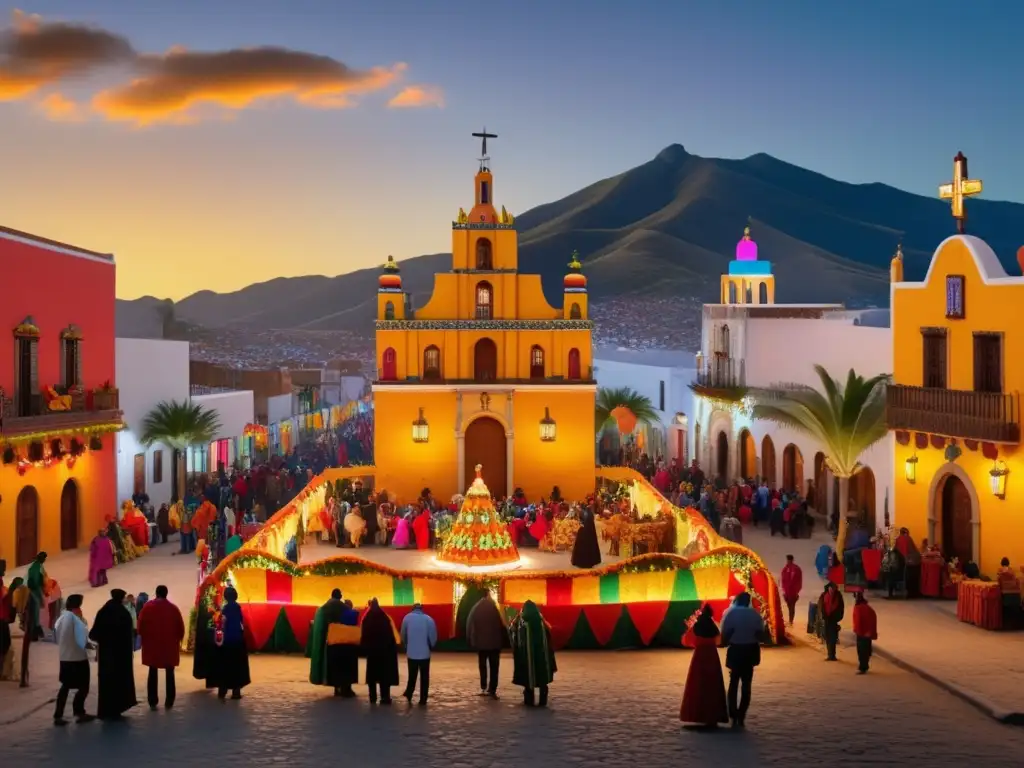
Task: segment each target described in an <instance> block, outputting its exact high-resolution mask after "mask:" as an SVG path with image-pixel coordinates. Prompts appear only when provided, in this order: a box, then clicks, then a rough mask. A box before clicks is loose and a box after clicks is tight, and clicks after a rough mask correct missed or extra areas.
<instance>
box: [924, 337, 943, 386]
mask: <svg viewBox="0 0 1024 768" xmlns="http://www.w3.org/2000/svg"><path fill="white" fill-rule="evenodd" d="M921 336H922V340H923V342H924V348H923V355H922V361H921V364H922V376H921V380H922V382H923V384H924V386H926V387H932V388H936V389H945V388H946V368H947V360H946V329H945V328H922V329H921Z"/></svg>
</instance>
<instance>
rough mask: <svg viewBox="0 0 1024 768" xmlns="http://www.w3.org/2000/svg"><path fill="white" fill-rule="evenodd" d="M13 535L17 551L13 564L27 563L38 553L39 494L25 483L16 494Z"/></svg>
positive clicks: (16, 565)
mask: <svg viewBox="0 0 1024 768" xmlns="http://www.w3.org/2000/svg"><path fill="white" fill-rule="evenodd" d="M15 514H16V515H17V519H16V521H15V531H16V533H15V536H16V537H17V544H16V547H17V552H16V553H15V558H16V559H15V563H14V566H15V568H17V567H18V566H22V565H28V564H29V563H31V562H32V561H33V560H34V559H35V556H36V555H37V554H38V553H39V494H38V493H36V489H35V488H33V487H32V486H31V485H26V486H25V487H24V488H22V489H21V493H19V494H18V504H17V512H16V513H15Z"/></svg>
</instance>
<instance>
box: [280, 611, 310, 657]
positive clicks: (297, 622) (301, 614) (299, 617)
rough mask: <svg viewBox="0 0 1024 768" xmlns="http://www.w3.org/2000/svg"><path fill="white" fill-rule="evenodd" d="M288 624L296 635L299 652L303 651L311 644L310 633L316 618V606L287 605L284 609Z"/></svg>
mask: <svg viewBox="0 0 1024 768" xmlns="http://www.w3.org/2000/svg"><path fill="white" fill-rule="evenodd" d="M283 610H284V613H285V616H287V617H288V624H289V625H290V626H291V628H292V634H293V635H295V642H296V643H298V646H299V647H298V650H300V651H301V650H303V649H305V647H306V643H307V642H309V631H310V630H311V629H312V628H313V627H312V625H313V617H314V616H316V606H315V605H286V606H284V607H283Z"/></svg>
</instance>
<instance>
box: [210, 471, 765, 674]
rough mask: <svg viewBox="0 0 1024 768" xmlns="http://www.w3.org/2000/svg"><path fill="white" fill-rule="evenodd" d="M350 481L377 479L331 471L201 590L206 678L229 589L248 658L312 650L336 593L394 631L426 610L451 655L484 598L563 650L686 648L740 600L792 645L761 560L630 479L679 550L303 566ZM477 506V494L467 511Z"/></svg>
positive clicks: (349, 560)
mask: <svg viewBox="0 0 1024 768" xmlns="http://www.w3.org/2000/svg"><path fill="white" fill-rule="evenodd" d="M346 472H348V473H350V474H351V476H352V477H368V476H372V475H373V473H374V469H373V467H353V468H350V469H349V470H329V471H328V472H327V473H325V475H326V476H319V477H317V478H314V479H313V481H312V482H311V483H310V484H309V485H308V486H307V487H306V488H305V489H304V490H303V492H302V493H301V494H300V495H299V496H298V497H296V499H295V500H293V501H292V502H291V503H290V504H288V505H286V506H285V507H284V508H282V509H281V510H280V511H279V512H278V513H277V514H276V515H274V516H273V517H272V518H271V519H270V520H269V521H268V522H267V524H266V525H265V526H264V527H263V529H262V530H261V531H260V532H259V533H258V534H257V535H256V536H254V537H253V538H252V539H250V540H249V541H247V542H246V543H245V544H244V545H243V546H242V548H241V549H239V550H238V551H237V552H234V553H233V554H231V555H229V556H228V557H226V558H225V559H224V560H223V561H222V562H221V563H220V564H219V565H218V567H217V568H216V569H214V570H213V571H212V572H211V573H210V574H209V575H208V576H207V577H206V578H205V579H204V580H203V581H202V583H201V584H200V586H199V589H198V591H197V600H196V605H195V608H194V609H193V614H192V621H191V625H192V632H191V633H190V644H191V645H192V646H193V647H194V649H195V651H196V669H197V670H201V669H202V668H203V664H204V663H205V662H204V660H203V657H205V656H206V654H207V652H208V651H209V648H210V644H211V643H212V642H213V640H212V630H211V627H212V626H213V624H214V622H215V620H216V616H217V613H218V611H219V608H220V607H221V601H222V599H223V593H224V589H225V588H226V586H227V585H228V584H231V585H232V586H234V588H235V589H236V590H237V591H238V602H239V604H240V605H241V607H242V612H243V616H244V626H245V634H246V642H247V644H248V646H249V649H250V650H252V651H259V652H265V653H289V652H301V651H303V650H304V649H305V646H306V643H307V641H308V638H309V628H310V624H311V621H312V619H313V614H314V613H315V611H316V609H317V608H318V607H319V606H320V605H322V604H323V603H324V601H325V600H326V599H327V596H328V595H330V593H331V590H332V589H335V588H337V589H340V590H342V592H343V593H344V595H345V597H346V598H347V599H350V600H352V601H353V603H354V604H356V605H357V606H358V605H365V604H366V602H367V601H369V600H370V599H371V598H377V600H378V601H379V602H380V605H381V607H382V608H384V610H385V611H386V612H387V613H388V614H389V615H390V616H391V618H392V620H394V621H395V622H396V624H398V623H400V622H401V620H402V618H403V617H404V616H405V614H406V613H408V612H409V611H410V610H412V607H413V605H414V604H417V603H419V604H421V605H422V606H423V610H424V611H425V612H426V613H428V614H429V615H431V616H432V617H433V618H434V620H435V621H436V623H437V628H438V640H439V648H440V649H442V650H459V649H462V648H465V647H466V646H465V640H464V638H465V620H466V616H467V614H468V612H469V609H470V608H471V607H472V606H473V605H474V604H475V602H476V601H477V600H478V599H479V598H480V597H481V596H482V595H483V594H484V590H486V591H489V592H491V593H492V594H493V595H494V596H495V598H496V599H497V600H498V602H499V604H500V605H502V607H503V608H504V609H505V610H506V611H508V612H512V611H516V610H518V609H519V607H521V606H522V604H523V603H524V602H525V601H526V600H532V601H533V602H535V603H536V604H537V605H539V606H540V608H541V610H542V611H543V613H544V617H545V619H546V620H547V621H548V623H549V624H550V625H551V631H552V638H553V641H554V643H555V645H556V647H557V648H568V649H599V648H603V649H618V648H634V647H645V646H666V647H681V645H682V637H683V634H684V633H685V631H686V624H687V621H688V620H690V619H691V618H692V617H693V616H694V615H695V614H696V612H697V611H698V610H699V609H700V608H701V607H702V606H703V605H705V604H709V605H711V607H712V609H713V610H714V615H715V618H716V619H720V618H721V615H722V613H723V611H724V610H725V609H726V608H727V607H728V606H729V604H730V602H731V600H732V598H733V597H734V596H735V595H737V594H739V593H740V592H743V591H747V592H749V593H750V594H751V596H752V598H753V604H754V606H755V607H756V608H757V609H758V610H760V611H761V613H762V614H763V615H764V617H765V620H766V624H767V626H768V629H769V633H770V636H771V640H772V641H773V642H783V641H784V638H785V629H784V623H783V616H782V612H781V611H780V603H779V596H778V589H777V586H776V584H775V580H774V578H773V577H772V575H771V573H770V572H769V570H768V569H767V568H766V567H765V564H764V563H763V562H762V561H761V560H760V558H759V557H758V556H757V555H756V554H755V553H754V552H752V551H751V550H749V549H746V548H745V547H743V546H740V545H737V544H733V543H731V542H728V541H726V540H724V539H722V538H721V537H719V536H718V534H717V533H716V532H715V531H714V529H713V528H711V527H710V526H709V525H708V524H707V522H706V521H705V520H704V518H703V517H701V516H700V514H699V513H697V512H696V511H694V510H687V509H680V508H678V507H675V506H673V505H672V504H670V503H669V502H668V501H667V500H666V499H665V498H664V497H663V496H661V494H659V493H658V492H657V490H655V489H654V487H653V486H651V485H650V484H649V483H647V481H646V480H644V478H643V477H642V476H640V475H639V474H638V473H636V472H634V471H632V470H629V469H624V468H620V467H614V468H599V469H598V475H599V477H601V478H602V479H603V480H605V481H608V482H613V483H620V484H625V485H627V487H628V489H629V490H628V493H629V494H630V503H631V504H632V505H633V507H634V508H635V509H636V510H637V511H638V513H640V514H645V515H648V516H652V517H655V518H657V520H659V521H665V520H668V519H670V520H671V524H672V527H673V530H674V540H675V552H651V553H648V554H642V555H638V556H634V557H630V558H628V559H625V560H621V561H619V562H615V563H610V564H607V565H604V566H601V567H598V568H594V569H589V570H580V569H572V570H557V571H556V570H551V571H528V570H518V571H517V570H500V569H499V570H490V569H474V568H471V567H470V568H466V569H465V570H460V571H452V570H450V569H447V568H445V567H444V566H443V564H438V565H437V567H435V568H424V569H421V570H408V571H404V570H398V569H395V568H391V567H388V566H385V565H382V564H379V563H375V562H373V561H372V560H369V559H365V558H362V557H355V556H351V555H341V556H336V557H330V558H326V559H323V560H318V561H315V562H302V561H301V559H300V556H299V548H300V543H301V541H302V540H303V538H304V526H305V521H307V520H308V519H309V518H310V516H311V515H315V514H318V513H319V511H320V509H321V508H322V507H323V504H324V499H325V483H326V480H327V479H330V480H332V481H333V482H337V481H338V480H339V479H340V478H341V477H343V476H344V475H345V473H346ZM481 485H482V481H481ZM472 498H474V497H473V496H471V495H470V494H467V497H466V501H465V502H464V506H463V511H465V510H466V507H465V504H466V503H470V499H472ZM479 501H480V500H478V501H477V502H473V503H479ZM491 508H492V509H493V507H491ZM472 524H473V525H475V524H476V520H475V518H474V522H473V523H472ZM456 530H457V525H455V526H453V528H452V531H453V533H454V532H455V531H456ZM464 533H466V534H467V535H468V532H466V531H464ZM476 533H479V531H477V532H476ZM474 535H475V534H474ZM490 535H493V533H492V534H490ZM477 541H479V539H477ZM446 543H447V542H446ZM499 549H500V552H502V553H503V555H502V556H503V557H504V556H506V555H508V554H509V552H514V548H513V549H511V550H510V549H509V548H499ZM445 551H447V552H449V556H450V558H451V559H452V560H454V561H455V562H458V563H463V564H468V563H471V562H476V561H473V560H472V556H471V555H470V554H469V552H471V551H474V549H473V548H472V547H469V548H468V549H466V550H463V549H460V548H459V547H458V546H456V547H455V549H454V551H453V550H452V549H451V548H450V547H448V548H447V549H446V547H445V546H442V550H441V552H442V554H444V553H445ZM516 557H517V558H518V555H516ZM467 558H468V560H467ZM506 562H510V561H506ZM492 564H493V563H492ZM512 567H513V568H514V564H513V566H512Z"/></svg>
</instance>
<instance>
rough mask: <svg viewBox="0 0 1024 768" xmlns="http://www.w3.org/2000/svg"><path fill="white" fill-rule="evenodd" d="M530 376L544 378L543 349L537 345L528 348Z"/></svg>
mask: <svg viewBox="0 0 1024 768" xmlns="http://www.w3.org/2000/svg"><path fill="white" fill-rule="evenodd" d="M530 378H531V379H543V378H544V350H543V349H541V348H540V347H538V346H537V345H534V346H533V347H531V348H530Z"/></svg>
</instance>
